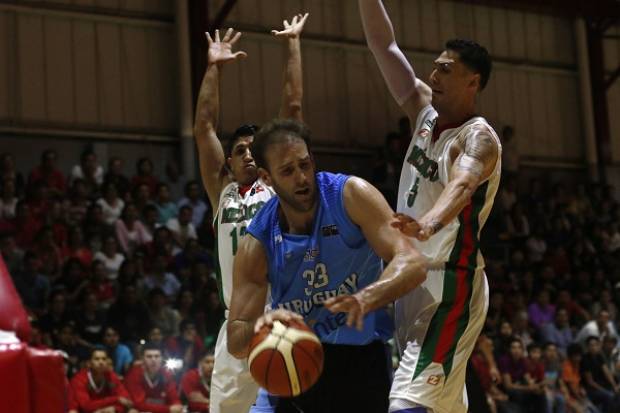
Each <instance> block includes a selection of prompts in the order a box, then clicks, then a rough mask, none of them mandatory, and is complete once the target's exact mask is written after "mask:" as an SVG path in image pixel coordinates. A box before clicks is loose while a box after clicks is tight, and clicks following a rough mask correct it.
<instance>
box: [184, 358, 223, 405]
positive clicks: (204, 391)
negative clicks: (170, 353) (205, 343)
mask: <svg viewBox="0 0 620 413" xmlns="http://www.w3.org/2000/svg"><path fill="white" fill-rule="evenodd" d="M214 361H215V358H214V357H213V353H206V354H204V355H203V356H202V358H201V359H200V364H199V365H198V368H195V369H191V370H189V371H188V372H187V373H185V374H184V375H183V378H182V379H181V391H182V392H183V394H184V395H185V397H186V398H187V401H188V405H189V410H190V411H191V412H199V413H209V394H210V391H211V373H213V363H214Z"/></svg>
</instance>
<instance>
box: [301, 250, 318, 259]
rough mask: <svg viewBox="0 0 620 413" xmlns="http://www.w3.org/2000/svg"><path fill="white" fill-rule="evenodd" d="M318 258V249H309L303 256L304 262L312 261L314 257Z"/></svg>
mask: <svg viewBox="0 0 620 413" xmlns="http://www.w3.org/2000/svg"><path fill="white" fill-rule="evenodd" d="M318 256H319V249H318V248H310V249H309V250H307V251H306V253H305V254H304V261H305V262H308V261H314V259H315V258H316V257H318Z"/></svg>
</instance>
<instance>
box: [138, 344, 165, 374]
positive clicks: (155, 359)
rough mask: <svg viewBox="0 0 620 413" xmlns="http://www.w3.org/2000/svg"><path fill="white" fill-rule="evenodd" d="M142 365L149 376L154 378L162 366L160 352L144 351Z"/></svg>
mask: <svg viewBox="0 0 620 413" xmlns="http://www.w3.org/2000/svg"><path fill="white" fill-rule="evenodd" d="M142 363H143V364H144V368H145V369H146V371H147V372H148V374H149V375H151V376H154V375H155V374H157V373H158V372H159V370H160V369H161V366H162V359H161V351H160V350H144V354H142Z"/></svg>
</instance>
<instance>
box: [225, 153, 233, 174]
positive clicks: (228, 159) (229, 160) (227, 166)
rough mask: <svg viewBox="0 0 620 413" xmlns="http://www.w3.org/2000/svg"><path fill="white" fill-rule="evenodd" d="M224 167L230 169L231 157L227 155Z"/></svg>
mask: <svg viewBox="0 0 620 413" xmlns="http://www.w3.org/2000/svg"><path fill="white" fill-rule="evenodd" d="M226 168H228V170H229V171H232V157H230V156H229V157H228V158H226Z"/></svg>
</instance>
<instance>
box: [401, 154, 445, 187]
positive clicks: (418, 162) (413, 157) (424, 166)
mask: <svg viewBox="0 0 620 413" xmlns="http://www.w3.org/2000/svg"><path fill="white" fill-rule="evenodd" d="M407 162H408V163H410V164H411V165H413V166H414V168H415V169H417V170H418V172H419V173H420V175H422V176H423V177H424V178H426V179H429V180H430V181H431V182H435V181H437V180H438V179H439V165H438V164H437V161H434V160H432V159H430V158H429V157H427V156H426V153H424V150H423V149H422V148H420V147H419V146H417V145H414V147H413V149H412V150H411V154H410V155H409V157H408V158H407Z"/></svg>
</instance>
